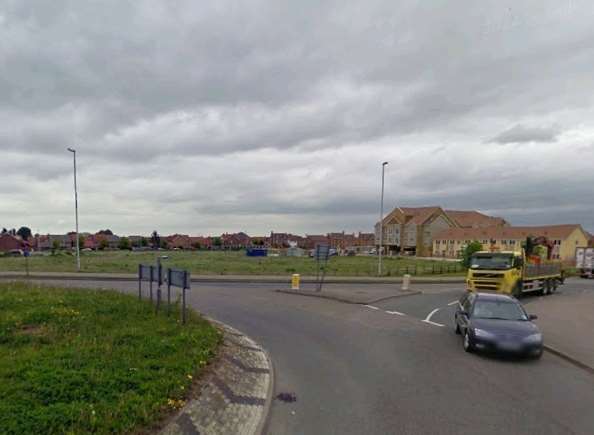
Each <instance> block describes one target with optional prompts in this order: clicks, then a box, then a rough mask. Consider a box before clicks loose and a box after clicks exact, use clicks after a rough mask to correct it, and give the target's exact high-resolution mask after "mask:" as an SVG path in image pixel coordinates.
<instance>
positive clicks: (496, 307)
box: [472, 300, 528, 320]
mask: <svg viewBox="0 0 594 435" xmlns="http://www.w3.org/2000/svg"><path fill="white" fill-rule="evenodd" d="M472 317H475V318H479V319H500V320H528V318H527V317H526V313H525V312H524V310H523V309H522V307H521V306H520V305H519V304H517V303H515V302H507V301H495V300H493V301H488V300H487V301H485V300H483V301H481V300H477V301H476V302H475V304H474V308H473V310H472Z"/></svg>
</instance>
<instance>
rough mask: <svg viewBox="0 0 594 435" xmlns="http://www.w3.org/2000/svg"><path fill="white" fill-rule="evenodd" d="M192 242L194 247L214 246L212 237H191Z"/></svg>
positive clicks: (208, 247)
mask: <svg viewBox="0 0 594 435" xmlns="http://www.w3.org/2000/svg"><path fill="white" fill-rule="evenodd" d="M190 243H191V245H192V248H194V249H197V248H199V249H211V248H212V237H202V236H198V237H190Z"/></svg>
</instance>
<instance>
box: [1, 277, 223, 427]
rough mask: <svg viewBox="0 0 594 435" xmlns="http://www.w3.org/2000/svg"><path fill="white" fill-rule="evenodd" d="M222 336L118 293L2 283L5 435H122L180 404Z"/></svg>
mask: <svg viewBox="0 0 594 435" xmlns="http://www.w3.org/2000/svg"><path fill="white" fill-rule="evenodd" d="M219 342H220V336H219V333H218V331H217V330H216V329H215V328H214V327H212V326H211V325H210V324H209V323H208V322H206V321H205V320H203V319H201V318H200V317H198V316H197V315H195V314H192V315H190V316H189V321H188V324H187V325H186V326H183V327H182V326H181V325H180V324H179V322H178V321H176V318H175V317H174V316H172V317H167V316H166V315H165V314H161V315H155V313H154V309H153V308H152V307H151V305H150V304H149V303H147V302H139V301H138V300H136V298H134V297H132V296H127V295H122V294H119V293H117V292H108V291H91V290H73V289H68V290H66V289H61V288H48V287H36V286H31V285H27V284H23V283H10V284H0V432H2V433H12V434H24V433H40V434H41V433H43V434H46V433H60V434H62V433H73V434H74V433H89V432H95V433H122V432H131V431H134V432H136V431H140V430H143V429H147V428H150V427H152V425H154V424H155V423H156V422H158V421H159V420H160V419H161V418H162V417H163V416H165V415H167V414H169V413H171V412H172V411H173V410H174V409H176V408H178V407H180V406H182V405H183V403H184V399H185V398H186V396H187V393H188V390H189V387H190V386H191V384H192V382H193V380H194V379H196V376H197V375H199V374H200V371H201V368H202V367H203V366H205V365H206V364H207V362H208V361H209V359H210V358H211V357H212V356H213V355H214V352H215V350H216V347H217V345H218V343H219Z"/></svg>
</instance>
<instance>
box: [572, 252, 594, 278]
mask: <svg viewBox="0 0 594 435" xmlns="http://www.w3.org/2000/svg"><path fill="white" fill-rule="evenodd" d="M575 267H576V268H577V271H578V273H579V274H580V276H581V277H582V278H594V248H576V250H575Z"/></svg>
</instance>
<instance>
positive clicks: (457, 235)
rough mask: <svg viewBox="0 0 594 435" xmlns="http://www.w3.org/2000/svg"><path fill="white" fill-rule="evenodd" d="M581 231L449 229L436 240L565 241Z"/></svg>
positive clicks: (551, 227)
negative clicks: (529, 238) (547, 239)
mask: <svg viewBox="0 0 594 435" xmlns="http://www.w3.org/2000/svg"><path fill="white" fill-rule="evenodd" d="M577 228H580V229H581V226H580V225H578V224H571V225H546V226H535V227H485V228H448V229H447V230H444V231H441V232H440V233H438V234H437V235H436V236H435V237H434V238H433V239H434V240H484V239H515V240H519V239H525V238H526V237H528V236H535V237H537V236H545V237H547V238H549V239H565V238H567V237H569V235H570V234H571V233H572V232H573V231H575V230H576V229H577Z"/></svg>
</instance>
